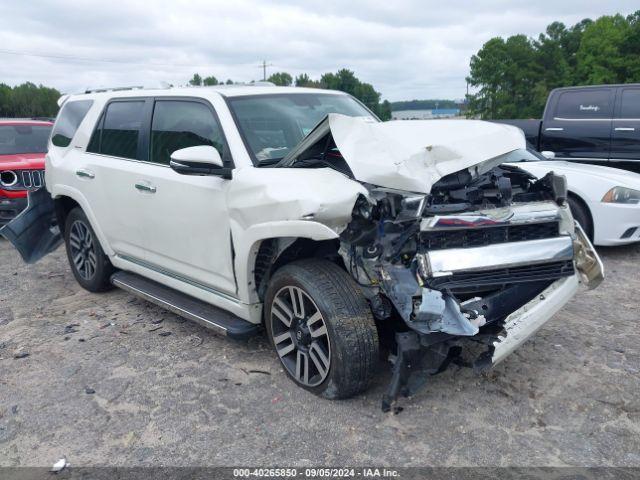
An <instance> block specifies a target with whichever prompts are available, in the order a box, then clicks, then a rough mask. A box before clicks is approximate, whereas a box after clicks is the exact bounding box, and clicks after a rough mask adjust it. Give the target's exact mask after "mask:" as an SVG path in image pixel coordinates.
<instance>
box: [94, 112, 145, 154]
mask: <svg viewBox="0 0 640 480" xmlns="http://www.w3.org/2000/svg"><path fill="white" fill-rule="evenodd" d="M144 104H145V102H144V100H136V101H125V102H122V101H117V102H112V103H110V104H109V106H108V107H107V110H106V112H105V114H104V119H103V120H101V121H99V122H98V126H97V128H96V130H95V131H94V133H93V136H92V138H91V141H90V142H89V146H88V148H87V151H89V152H94V153H101V154H103V155H110V156H113V157H122V158H131V159H137V158H138V139H139V138H140V130H141V128H142V123H143V119H144Z"/></svg>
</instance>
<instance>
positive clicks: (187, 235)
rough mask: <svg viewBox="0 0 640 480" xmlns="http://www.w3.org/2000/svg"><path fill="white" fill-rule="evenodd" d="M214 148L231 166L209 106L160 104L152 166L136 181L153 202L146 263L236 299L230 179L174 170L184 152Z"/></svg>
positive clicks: (173, 101)
mask: <svg viewBox="0 0 640 480" xmlns="http://www.w3.org/2000/svg"><path fill="white" fill-rule="evenodd" d="M198 145H211V146H214V147H215V148H217V149H218V151H219V152H220V155H221V157H222V158H223V160H224V161H225V162H227V163H230V162H231V159H230V154H229V150H228V148H227V146H226V142H225V139H224V135H223V133H222V130H221V127H220V124H219V121H218V119H217V117H216V114H215V112H214V110H213V107H212V106H211V105H210V104H209V103H208V102H204V101H200V100H190V99H158V100H156V102H155V106H154V111H153V119H152V124H151V136H150V145H149V147H150V148H149V162H151V163H152V164H148V165H147V168H146V169H145V171H144V172H140V174H139V175H138V177H136V185H139V186H140V187H139V188H141V190H140V196H141V197H144V198H145V199H149V202H148V203H146V205H145V208H146V212H145V215H144V219H143V222H142V227H143V229H144V241H145V249H146V261H147V262H148V263H149V264H150V265H149V266H150V267H151V268H155V269H157V270H159V271H161V272H163V273H165V274H167V275H170V276H173V277H175V278H177V279H179V280H182V281H185V282H187V283H191V284H193V285H195V286H201V287H204V288H210V289H214V290H216V291H219V292H223V293H226V294H229V295H232V296H235V294H236V283H235V277H234V274H233V248H232V243H231V228H230V224H229V217H228V213H227V205H226V191H227V189H228V187H229V182H231V180H224V179H222V178H220V177H216V176H190V175H180V174H178V173H176V172H174V171H173V170H172V169H171V168H170V167H169V160H170V156H171V154H172V153H173V152H174V151H176V150H179V149H181V148H186V147H192V146H198Z"/></svg>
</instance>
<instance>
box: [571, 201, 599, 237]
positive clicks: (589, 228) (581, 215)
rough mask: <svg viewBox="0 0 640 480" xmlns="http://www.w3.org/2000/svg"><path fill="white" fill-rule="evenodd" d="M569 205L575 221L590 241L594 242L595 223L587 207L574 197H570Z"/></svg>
mask: <svg viewBox="0 0 640 480" xmlns="http://www.w3.org/2000/svg"><path fill="white" fill-rule="evenodd" d="M567 203H569V208H570V209H571V215H573V219H574V220H575V221H576V222H578V223H579V224H580V226H581V227H582V229H583V230H584V232H585V233H586V234H587V237H589V240H591V241H592V242H593V222H592V221H591V214H590V213H589V210H588V208H587V206H586V205H584V204H583V203H582V202H581V201H580V200H578V199H576V198H574V197H569V198H568V199H567Z"/></svg>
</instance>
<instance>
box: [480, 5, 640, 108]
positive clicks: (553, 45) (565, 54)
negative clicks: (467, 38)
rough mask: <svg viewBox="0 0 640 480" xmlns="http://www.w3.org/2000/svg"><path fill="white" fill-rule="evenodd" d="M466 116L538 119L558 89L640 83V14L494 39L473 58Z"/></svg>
mask: <svg viewBox="0 0 640 480" xmlns="http://www.w3.org/2000/svg"><path fill="white" fill-rule="evenodd" d="M467 81H468V82H469V85H471V86H472V87H476V92H475V93H474V94H472V95H469V96H468V98H467V100H468V107H469V108H468V110H467V114H468V115H470V116H480V117H482V118H489V119H490V118H518V117H539V116H540V115H541V114H542V111H543V109H544V106H545V104H546V99H547V96H548V94H549V92H550V91H551V90H552V89H553V88H556V87H563V86H568V85H585V84H586V85H589V84H602V83H626V82H637V81H640V11H638V12H636V13H634V14H632V15H629V16H627V17H626V18H625V17H623V16H622V15H613V16H603V17H600V18H598V19H596V20H595V21H593V20H590V19H584V20H582V21H580V22H578V23H576V24H575V25H573V26H572V27H571V28H567V27H566V26H565V25H564V24H562V23H560V22H553V23H551V24H550V25H548V26H547V28H546V30H545V32H544V33H542V34H540V35H539V36H538V38H537V39H536V40H531V39H528V38H527V37H525V36H524V35H515V36H512V37H509V38H507V39H506V40H505V39H502V38H492V39H491V40H489V41H488V42H486V43H485V44H484V45H483V46H482V48H481V49H480V50H479V51H478V53H476V54H475V55H473V56H472V57H471V61H470V73H469V76H468V77H467Z"/></svg>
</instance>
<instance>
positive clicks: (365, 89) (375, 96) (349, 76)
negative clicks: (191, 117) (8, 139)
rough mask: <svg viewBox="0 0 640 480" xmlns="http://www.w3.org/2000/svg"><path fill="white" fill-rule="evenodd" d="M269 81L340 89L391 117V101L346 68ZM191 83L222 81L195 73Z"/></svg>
mask: <svg viewBox="0 0 640 480" xmlns="http://www.w3.org/2000/svg"><path fill="white" fill-rule="evenodd" d="M267 81H268V82H271V83H274V84H275V85H278V86H282V87H289V86H292V85H295V86H296V87H310V88H325V89H329V90H340V91H342V92H346V93H348V94H350V95H353V96H354V97H355V98H357V99H358V100H360V101H361V102H362V103H363V104H364V105H366V106H367V108H369V110H371V111H372V112H373V113H375V114H376V115H377V116H378V117H380V119H382V120H389V119H390V118H391V103H389V102H388V101H387V100H384V101H382V102H381V101H380V100H381V94H380V93H379V92H377V91H376V89H375V88H374V87H373V85H371V84H370V83H366V82H363V81H361V80H360V79H359V78H357V77H356V76H355V74H354V73H353V72H352V71H351V70H348V69H346V68H343V69H341V70H338V71H337V72H336V73H325V74H323V75H321V76H320V79H318V80H314V79H311V78H310V77H309V75H307V74H306V73H303V74H300V75H298V76H296V77H295V78H293V77H292V76H291V75H290V74H289V73H287V72H276V73H273V74H272V75H270V76H269V78H267ZM225 83H226V84H233V83H234V82H233V81H232V80H227V81H226V82H225ZM189 84H190V85H219V84H221V82H219V81H218V79H217V78H216V77H214V76H209V77H204V78H203V77H202V76H201V75H199V74H197V73H196V74H194V75H193V77H192V78H191V80H189Z"/></svg>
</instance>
